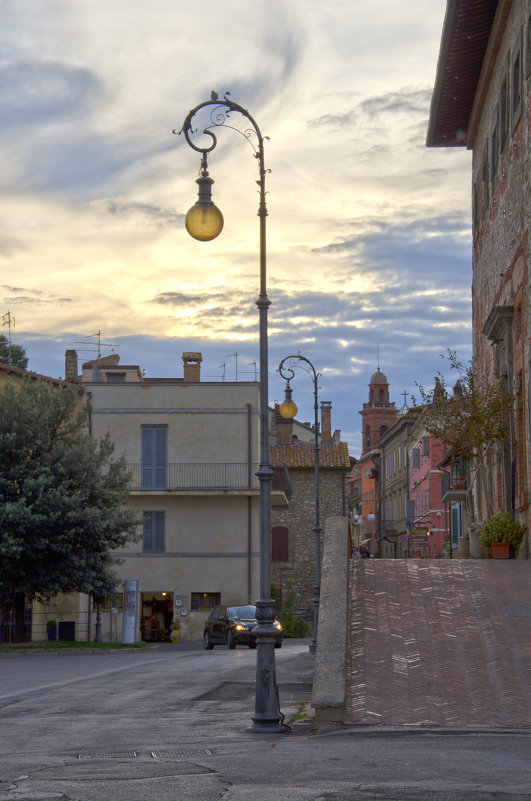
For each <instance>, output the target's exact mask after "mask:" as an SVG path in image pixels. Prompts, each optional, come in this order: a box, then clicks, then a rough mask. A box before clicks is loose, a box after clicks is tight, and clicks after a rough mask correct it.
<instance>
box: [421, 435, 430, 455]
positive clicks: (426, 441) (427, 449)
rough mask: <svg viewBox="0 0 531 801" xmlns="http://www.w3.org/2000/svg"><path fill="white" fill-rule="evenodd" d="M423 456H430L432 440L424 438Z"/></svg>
mask: <svg viewBox="0 0 531 801" xmlns="http://www.w3.org/2000/svg"><path fill="white" fill-rule="evenodd" d="M422 455H423V456H429V455H430V440H429V438H428V437H423V438H422Z"/></svg>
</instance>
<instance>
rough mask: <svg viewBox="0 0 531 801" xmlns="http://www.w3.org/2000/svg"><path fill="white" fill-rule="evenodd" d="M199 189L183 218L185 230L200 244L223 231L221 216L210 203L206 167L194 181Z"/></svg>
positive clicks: (210, 179)
mask: <svg viewBox="0 0 531 801" xmlns="http://www.w3.org/2000/svg"><path fill="white" fill-rule="evenodd" d="M196 183H197V185H198V187H199V198H198V200H197V203H194V205H193V206H192V208H191V209H189V210H188V213H187V215H186V217H185V220H184V224H185V226H186V230H187V231H188V233H189V234H190V236H193V238H194V239H199V241H200V242H209V241H210V240H211V239H215V238H216V237H217V236H219V234H220V233H221V231H222V230H223V214H222V213H221V212H220V210H219V209H218V207H217V206H216V204H215V203H213V202H212V184H213V183H214V181H213V180H212V178H210V176H209V174H208V172H207V171H206V167H205V169H204V170H203V173H202V174H201V175H200V176H199V178H198V179H197V180H196Z"/></svg>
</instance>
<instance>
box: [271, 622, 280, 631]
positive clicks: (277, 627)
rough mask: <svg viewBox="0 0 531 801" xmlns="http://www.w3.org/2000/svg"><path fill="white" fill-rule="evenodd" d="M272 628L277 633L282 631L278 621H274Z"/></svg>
mask: <svg viewBox="0 0 531 801" xmlns="http://www.w3.org/2000/svg"><path fill="white" fill-rule="evenodd" d="M273 626H274V627H275V628H276V629H278V630H279V631H282V626H281V624H280V623H279V622H278V620H275V622H274V623H273Z"/></svg>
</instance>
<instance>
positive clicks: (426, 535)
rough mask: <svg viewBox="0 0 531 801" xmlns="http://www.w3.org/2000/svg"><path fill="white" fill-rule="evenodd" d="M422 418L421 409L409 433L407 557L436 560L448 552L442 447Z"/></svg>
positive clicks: (443, 447)
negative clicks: (443, 497) (408, 529)
mask: <svg viewBox="0 0 531 801" xmlns="http://www.w3.org/2000/svg"><path fill="white" fill-rule="evenodd" d="M424 417H425V412H423V413H421V414H420V415H419V416H418V417H417V419H416V420H415V422H414V424H413V426H412V428H411V431H410V434H409V447H408V470H409V493H408V498H409V504H408V519H409V521H410V532H409V534H410V537H409V557H410V558H426V559H439V558H441V557H443V556H448V557H450V556H451V555H452V551H451V548H450V540H449V534H448V532H449V520H448V510H447V508H446V505H445V503H444V502H443V500H442V495H443V490H444V487H445V485H444V477H445V475H446V474H445V471H444V470H443V468H442V467H441V463H442V462H443V461H444V458H445V453H446V449H445V446H444V445H443V443H442V442H441V441H440V440H438V439H436V438H435V437H433V436H432V435H431V434H429V433H428V432H427V431H426V428H425V426H424ZM455 547H457V542H456V543H455Z"/></svg>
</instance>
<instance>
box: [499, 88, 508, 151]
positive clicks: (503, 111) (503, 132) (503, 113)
mask: <svg viewBox="0 0 531 801" xmlns="http://www.w3.org/2000/svg"><path fill="white" fill-rule="evenodd" d="M498 109H499V112H498V113H499V121H500V124H499V133H500V152H501V153H503V151H504V149H505V145H506V143H507V134H508V133H509V114H508V111H509V106H508V103H507V77H505V78H504V80H503V83H502V85H501V89H500V100H499V103H498Z"/></svg>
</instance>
